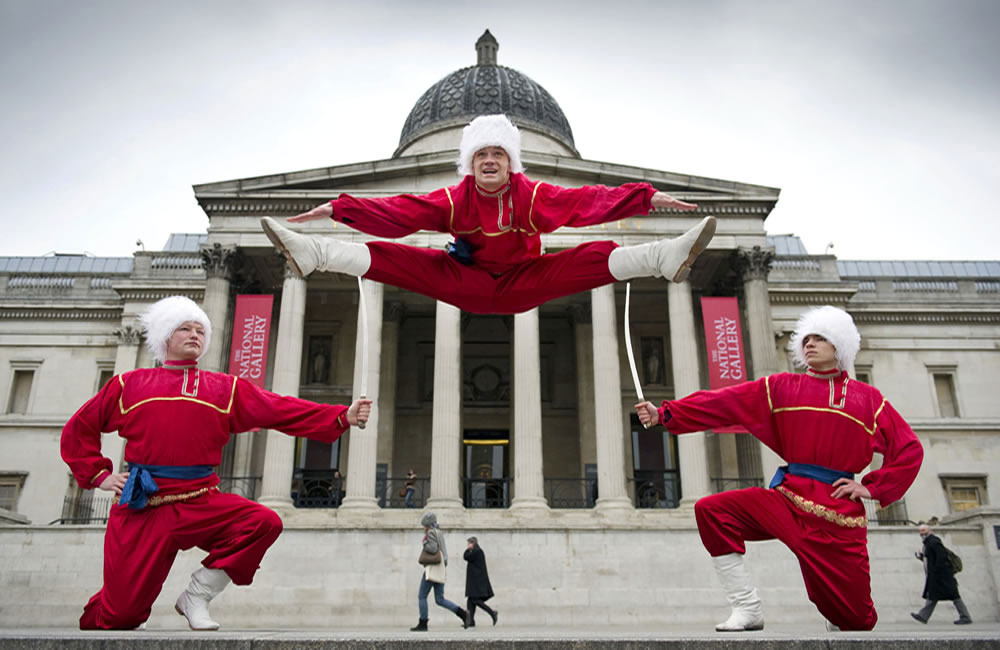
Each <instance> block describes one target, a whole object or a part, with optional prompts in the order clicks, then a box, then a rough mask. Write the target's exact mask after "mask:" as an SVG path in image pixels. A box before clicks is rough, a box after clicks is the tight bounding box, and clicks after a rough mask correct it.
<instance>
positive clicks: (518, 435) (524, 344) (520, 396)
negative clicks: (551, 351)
mask: <svg viewBox="0 0 1000 650" xmlns="http://www.w3.org/2000/svg"><path fill="white" fill-rule="evenodd" d="M539 351H540V348H539V343H538V308H537V307H536V308H535V309H532V310H530V311H527V312H524V313H523V314H517V315H515V316H514V500H513V501H512V502H511V504H510V507H511V510H526V509H527V510H538V509H547V508H548V505H547V504H546V502H545V481H544V479H543V477H542V473H543V472H542V467H543V464H542V402H541V399H540V395H541V394H542V374H541V373H542V371H541V364H540V361H539Z"/></svg>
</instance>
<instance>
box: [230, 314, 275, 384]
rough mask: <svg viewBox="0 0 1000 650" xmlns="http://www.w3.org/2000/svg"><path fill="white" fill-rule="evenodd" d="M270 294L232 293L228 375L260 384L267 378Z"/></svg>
mask: <svg viewBox="0 0 1000 650" xmlns="http://www.w3.org/2000/svg"><path fill="white" fill-rule="evenodd" d="M273 302H274V296H271V295H263V296H261V295H239V296H236V310H235V313H234V314H233V345H232V347H231V348H230V351H229V374H231V375H236V376H237V377H242V378H243V379H246V380H247V381H249V382H251V383H253V384H255V385H257V386H260V387H261V388H263V387H264V378H265V377H267V342H268V340H269V338H268V337H269V335H270V333H271V308H272V304H273Z"/></svg>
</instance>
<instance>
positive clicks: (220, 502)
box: [62, 296, 371, 630]
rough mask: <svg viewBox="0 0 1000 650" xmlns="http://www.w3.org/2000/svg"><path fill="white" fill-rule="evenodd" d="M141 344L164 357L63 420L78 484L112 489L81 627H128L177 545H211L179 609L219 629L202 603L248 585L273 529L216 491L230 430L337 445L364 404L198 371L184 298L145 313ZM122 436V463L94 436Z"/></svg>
mask: <svg viewBox="0 0 1000 650" xmlns="http://www.w3.org/2000/svg"><path fill="white" fill-rule="evenodd" d="M141 320H142V326H143V328H144V330H145V335H146V345H147V346H148V348H149V349H150V351H151V352H152V354H153V358H154V359H155V360H156V361H158V362H161V363H162V364H163V365H162V366H161V367H159V368H140V369H138V370H132V371H130V372H126V373H123V374H121V375H117V376H115V377H112V378H111V380H110V381H109V382H108V383H107V384H105V386H104V387H103V388H102V389H101V391H100V392H99V393H98V394H97V395H96V396H95V397H93V398H92V399H91V400H90V401H88V402H87V403H86V404H84V405H83V406H82V407H81V408H80V410H79V411H77V412H76V414H75V415H73V417H72V418H70V420H69V422H67V423H66V427H65V428H64V429H63V433H62V457H63V460H65V461H66V463H67V464H68V465H69V466H70V469H71V470H72V472H73V476H74V477H75V478H76V480H77V482H78V483H79V484H80V487H82V488H84V489H90V488H94V487H97V488H100V489H102V490H108V491H113V492H114V493H115V494H117V495H119V499H120V501H119V503H118V505H116V506H112V508H111V515H110V518H109V520H108V527H107V532H106V533H105V536H104V586H103V587H102V588H101V590H100V591H98V592H97V594H95V595H94V596H93V597H92V598H91V599H90V602H88V603H87V605H86V607H84V610H83V616H82V617H81V618H80V628H81V629H85V630H89V629H115V630H122V629H126V630H127V629H133V628H136V627H138V626H140V625H142V624H144V623H145V621H146V619H147V618H149V613H150V610H151V608H152V606H153V601H155V600H156V597H157V596H158V595H159V593H160V589H161V588H162V587H163V582H164V580H166V578H167V573H168V572H169V571H170V567H171V565H172V564H173V562H174V557H175V556H176V555H177V551H179V550H185V549H189V548H192V547H195V546H197V547H198V548H201V549H203V550H205V551H208V557H206V558H205V559H204V560H203V561H202V567H201V568H199V569H198V570H197V571H195V572H194V573H193V574H192V575H191V584H190V585H189V586H188V588H187V589H186V590H185V591H184V592H182V593H181V595H180V597H179V598H178V599H177V603H176V605H175V608H176V609H177V612H178V613H179V614H181V615H183V616H185V617H186V618H187V620H188V624H189V625H190V627H191V629H193V630H215V629H218V627H219V624H218V623H216V622H215V621H213V620H212V618H211V617H210V616H209V611H208V603H209V601H210V600H212V598H214V597H215V596H217V595H219V593H220V592H221V591H222V590H223V589H225V587H226V586H227V585H228V584H229V582H230V580H232V581H233V582H235V583H236V584H238V585H248V584H250V583H251V582H252V581H253V577H254V573H256V571H257V569H258V568H259V565H260V561H261V558H263V557H264V553H265V552H266V551H267V549H268V548H269V547H270V546H271V544H273V543H274V541H275V540H276V539H277V538H278V535H279V534H280V533H281V519H279V518H278V515H277V514H275V513H274V512H273V511H272V510H270V509H268V508H266V507H264V506H262V505H260V504H258V503H255V502H253V501H249V500H247V499H244V498H243V497H241V496H237V495H235V494H227V493H223V492H220V491H219V489H218V484H219V477H218V476H216V475H215V473H214V472H213V471H212V468H213V467H214V466H216V465H218V464H219V463H221V462H222V448H223V446H225V444H226V443H227V442H228V441H229V436H230V434H232V433H239V432H243V431H249V430H251V429H254V428H256V427H262V428H268V429H278V430H281V431H284V432H285V433H288V434H290V435H293V436H305V437H308V438H311V439H314V440H319V441H322V442H333V441H334V440H336V439H337V438H339V437H340V436H341V434H343V433H344V432H345V431H347V429H348V427H349V426H353V425H356V424H358V423H359V422H365V421H367V420H368V416H369V413H370V412H371V400H357V401H355V402H354V403H353V404H352V405H351V407H350V408H347V407H345V406H335V405H327V404H315V403H313V402H308V401H306V400H302V399H298V398H295V397H285V396H281V395H277V394H275V393H271V392H269V391H266V390H263V389H261V388H258V387H256V386H255V385H253V384H251V383H250V382H248V381H245V380H243V379H239V378H237V377H234V376H232V375H226V374H223V373H219V372H208V371H205V370H200V369H199V368H198V359H199V358H201V356H202V355H203V354H204V353H205V350H206V349H207V348H208V345H209V342H210V340H211V337H212V325H211V323H209V322H208V316H206V315H205V312H204V311H202V310H201V309H200V308H199V307H198V306H197V305H196V304H195V303H194V302H192V301H191V300H188V299H187V298H184V297H181V296H173V297H170V298H164V299H163V300H160V301H159V302H157V303H155V304H154V305H152V306H151V307H150V308H149V310H148V311H146V313H145V314H144V315H143V316H142V319H141ZM111 431H117V432H118V434H119V435H120V436H122V437H123V438H125V440H126V441H127V444H126V446H125V460H126V461H127V462H128V465H129V471H128V472H124V473H122V472H119V473H115V472H114V471H113V470H114V467H113V463H112V461H111V460H110V459H108V458H105V457H104V456H102V455H101V433H102V432H111Z"/></svg>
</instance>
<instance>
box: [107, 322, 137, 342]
mask: <svg viewBox="0 0 1000 650" xmlns="http://www.w3.org/2000/svg"><path fill="white" fill-rule="evenodd" d="M114 333H115V337H116V338H117V339H118V345H139V342H140V341H142V330H141V329H140V328H138V327H136V326H135V325H122V326H121V327H119V328H117V329H116V330H115V331H114Z"/></svg>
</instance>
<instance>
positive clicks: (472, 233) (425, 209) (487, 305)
mask: <svg viewBox="0 0 1000 650" xmlns="http://www.w3.org/2000/svg"><path fill="white" fill-rule="evenodd" d="M523 169H524V168H523V166H522V165H521V134H520V132H519V131H518V130H517V128H516V127H515V126H514V125H513V124H512V123H511V121H510V120H509V119H508V118H507V117H506V116H505V115H482V116H479V117H477V118H476V119H474V120H472V122H470V123H469V124H468V126H466V127H465V129H464V131H463V132H462V141H461V144H460V146H459V165H458V170H459V173H460V174H461V175H462V176H463V178H462V181H461V182H460V183H459V184H458V185H454V186H451V187H446V188H442V189H439V190H436V191H434V192H431V193H430V194H424V195H421V196H415V195H412V194H403V195H399V196H390V197H379V198H355V197H353V196H350V195H348V194H341V195H340V197H339V198H337V199H334V200H332V201H329V202H327V203H324V204H322V205H319V206H317V207H315V208H313V209H312V210H310V211H309V212H305V213H303V214H300V215H297V216H294V217H291V218H290V219H289V221H291V222H293V223H301V222H303V221H311V220H313V219H328V218H332V219H333V220H334V221H338V222H340V223H344V224H347V225H349V226H350V227H352V228H354V229H356V230H360V231H361V232H364V233H367V234H369V235H374V236H376V237H388V238H399V237H405V236H407V235H410V234H412V233H415V232H417V231H419V230H428V231H434V232H443V233H449V234H451V235H452V236H454V237H455V242H454V243H453V244H452V245H451V246H450V247H449V248H450V250H449V251H447V252H446V251H444V250H434V249H429V248H419V247H414V246H407V245H404V244H398V243H393V242H386V241H371V242H368V243H366V244H359V243H355V242H344V241H340V240H337V239H333V238H330V237H318V236H307V235H301V234H298V233H295V232H293V231H291V230H289V229H287V228H284V227H282V226H281V225H279V224H278V223H277V222H276V221H275V220H274V219H271V218H270V217H264V218H263V219H261V226H262V227H263V229H264V232H265V233H266V234H267V236H268V239H270V240H271V243H273V244H274V245H275V247H276V248H278V250H280V251H281V252H282V253H283V254H284V256H285V257H286V259H287V260H288V262H289V264H290V265H291V267H292V269H293V270H294V271H295V272H296V273H297V274H298V275H299V276H301V277H305V276H307V275H309V274H310V273H312V272H313V271H317V270H318V271H333V272H337V273H346V274H349V275H356V276H359V277H364V278H366V279H369V280H374V281H376V282H382V283H384V284H389V285H392V286H395V287H400V288H402V289H407V290H410V291H414V292H416V293H421V294H423V295H426V296H430V297H431V298H434V299H436V300H440V301H442V302H446V303H449V304H452V305H454V306H455V307H458V308H459V309H461V310H463V311H468V312H472V313H479V314H517V313H521V312H525V311H528V310H530V309H533V308H534V307H537V306H538V305H540V304H542V303H545V302H547V301H549V300H553V299H555V298H559V297H562V296H567V295H570V294H574V293H578V292H581V291H587V290H590V289H594V288H596V287H600V286H604V285H606V284H611V283H613V282H616V281H619V280H628V279H631V278H637V277H649V276H652V277H664V278H667V279H668V280H672V281H674V282H683V281H684V279H685V278H687V275H688V273H689V272H690V267H691V265H692V264H693V263H694V260H695V258H696V257H697V256H698V255H699V254H700V253H701V252H702V251H703V250H705V248H706V247H707V246H708V243H709V241H711V239H712V236H713V235H714V234H715V217H705V218H704V219H702V220H701V222H700V223H698V224H697V225H696V226H694V227H693V228H691V229H690V230H688V231H687V232H686V233H684V234H683V235H681V236H680V237H678V238H676V239H670V240H661V241H655V242H650V243H647V244H640V245H637V246H624V247H619V246H618V244H616V243H615V242H612V241H596V242H589V243H585V244H581V245H579V246H576V247H575V248H572V249H569V250H564V251H560V252H558V253H551V254H542V251H541V235H542V234H543V233H550V232H553V231H555V230H557V229H558V228H560V227H562V226H571V227H583V226H592V225H597V224H601V223H607V222H611V221H618V220H621V219H625V218H627V217H632V216H636V215H646V214H649V212H650V211H651V210H652V209H653V208H654V207H664V208H673V209H676V210H685V211H686V210H694V209H695V208H696V207H697V206H696V205H694V204H692V203H685V202H684V201H680V200H677V199H675V198H673V197H671V196H670V195H668V194H665V193H663V192H657V191H656V189H654V188H653V186H652V185H650V184H648V183H627V184H625V185H622V186H620V187H605V186H603V185H593V186H587V187H579V188H564V187H559V186H556V185H551V184H549V183H543V182H539V181H533V180H530V179H529V178H528V177H526V176H525V175H524V174H523V173H522V172H523Z"/></svg>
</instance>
